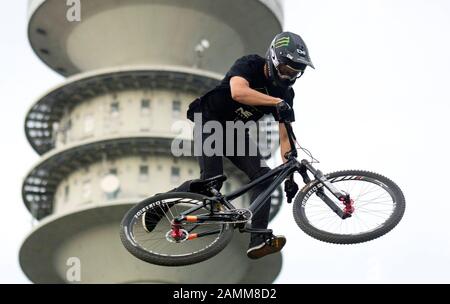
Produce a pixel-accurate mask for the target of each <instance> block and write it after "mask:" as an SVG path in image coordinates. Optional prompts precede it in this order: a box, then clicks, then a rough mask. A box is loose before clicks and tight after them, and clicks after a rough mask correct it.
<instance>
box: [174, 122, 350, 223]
mask: <svg viewBox="0 0 450 304" xmlns="http://www.w3.org/2000/svg"><path fill="white" fill-rule="evenodd" d="M284 124H285V126H286V130H287V134H288V138H289V142H290V145H291V150H290V151H289V152H288V153H287V155H288V157H287V159H288V160H287V162H286V163H284V164H281V165H279V166H278V167H276V168H274V169H272V170H270V171H269V172H267V173H266V174H264V175H262V176H260V177H258V178H256V179H255V180H253V181H251V182H250V183H248V184H246V185H244V186H242V187H241V188H239V189H237V190H235V191H233V192H232V193H230V194H226V195H222V194H221V193H220V192H219V191H217V190H216V189H215V188H213V187H211V188H210V189H209V190H210V191H211V192H212V193H213V194H214V196H213V197H207V198H205V201H209V202H220V203H221V204H223V205H225V206H226V207H227V208H228V209H230V210H233V209H236V207H235V206H233V204H231V201H233V200H234V199H236V198H238V197H240V196H242V195H243V194H245V193H247V192H248V191H249V190H250V189H252V188H253V187H255V186H256V185H257V184H259V183H261V182H264V181H267V180H268V179H273V181H272V182H271V183H270V185H269V186H268V187H267V189H265V190H264V191H263V192H262V193H260V194H259V195H258V196H257V198H256V199H255V200H254V201H253V202H252V203H251V204H250V206H249V207H248V209H249V210H250V211H251V212H252V213H253V214H255V213H256V212H258V210H259V209H260V208H261V207H262V206H263V204H264V203H265V202H266V200H267V199H268V198H269V197H270V196H271V195H272V193H273V191H274V190H275V189H276V188H277V187H278V186H279V185H280V184H281V183H282V182H283V181H284V180H285V179H286V178H287V177H288V176H290V175H291V174H293V173H294V172H298V173H299V174H300V175H301V176H302V177H303V181H304V182H305V184H307V183H309V182H311V179H310V178H309V176H308V173H307V171H309V172H311V173H312V175H313V176H314V177H315V179H316V180H317V181H318V182H320V184H319V185H323V187H325V188H326V189H328V190H329V191H330V192H331V193H332V194H333V196H335V197H336V198H337V199H338V200H339V201H340V202H342V203H343V204H345V205H347V204H351V203H352V201H351V199H350V197H349V195H348V194H347V193H345V192H343V191H340V190H338V189H336V188H335V187H334V186H333V185H332V183H331V182H330V181H328V180H327V178H326V177H325V176H324V175H323V173H322V172H321V171H320V170H317V169H315V168H314V167H313V166H312V165H311V163H310V162H308V161H307V160H305V159H303V160H301V161H300V162H299V161H298V160H297V149H296V147H295V141H294V140H295V135H294V133H293V131H292V127H291V125H290V123H289V122H285V123H284ZM319 187H320V188H319V190H318V191H317V192H316V194H317V195H318V196H319V197H320V198H321V199H322V200H323V201H324V202H325V204H327V205H328V206H329V207H330V208H331V209H332V210H333V211H334V212H335V213H336V214H337V215H338V216H339V217H341V218H342V219H346V218H348V217H350V216H351V213H350V212H346V211H344V210H342V209H341V208H340V207H339V206H338V205H337V204H336V203H335V202H334V201H333V200H332V199H331V198H330V197H328V196H327V195H326V194H325V192H324V191H323V188H322V187H321V186H319ZM205 201H204V205H205V204H206V202H205ZM204 205H203V206H201V205H200V206H196V207H193V208H191V209H188V210H186V211H184V212H182V213H181V214H180V216H179V217H177V218H176V219H175V220H174V221H175V225H179V224H180V223H181V222H182V221H184V220H187V221H190V222H193V221H198V222H203V221H224V220H225V221H226V220H227V219H228V220H230V217H229V216H227V215H226V214H223V215H221V216H219V215H218V214H214V213H213V212H212V213H211V215H203V216H194V217H190V216H189V214H190V213H192V212H194V211H196V210H198V209H200V208H202V207H204ZM230 221H231V220H230ZM245 231H246V232H256V231H257V229H247V230H245ZM264 231H268V230H264Z"/></svg>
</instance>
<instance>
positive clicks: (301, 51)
mask: <svg viewBox="0 0 450 304" xmlns="http://www.w3.org/2000/svg"><path fill="white" fill-rule="evenodd" d="M266 60H267V65H268V70H269V78H270V80H271V81H272V82H273V83H274V84H275V85H276V86H279V87H282V88H289V87H290V86H292V85H293V84H294V83H295V81H296V80H297V79H298V78H300V77H301V76H302V75H303V73H304V71H305V69H306V67H307V66H310V67H312V68H313V69H314V65H313V64H312V62H311V59H310V57H309V53H308V48H307V47H306V44H305V42H304V41H303V39H302V38H301V37H300V36H299V35H297V34H294V33H291V32H282V33H280V34H278V35H276V36H275V38H274V39H273V40H272V43H271V44H270V47H269V49H268V51H267V54H266Z"/></svg>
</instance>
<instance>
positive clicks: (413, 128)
mask: <svg viewBox="0 0 450 304" xmlns="http://www.w3.org/2000/svg"><path fill="white" fill-rule="evenodd" d="M285 15H286V16H285V17H286V22H285V27H286V29H287V30H290V31H293V32H297V33H298V34H300V35H301V36H302V37H303V38H304V40H305V41H306V43H307V44H308V47H309V49H310V52H311V56H312V60H313V62H314V64H315V66H316V70H314V71H313V70H311V71H308V72H307V73H306V74H305V75H304V77H303V78H302V79H300V80H299V82H298V84H297V85H296V86H295V89H296V100H295V102H294V104H295V110H296V118H297V122H296V125H295V130H296V133H297V137H298V139H299V141H300V143H301V144H303V145H304V146H305V147H307V148H309V150H311V152H312V153H313V154H314V156H315V157H316V158H318V159H319V160H320V161H321V163H320V164H319V165H318V166H317V167H318V168H319V169H321V170H322V171H323V172H330V171H335V170H341V169H366V170H372V171H375V172H379V173H382V174H384V175H386V176H388V177H390V178H391V179H393V180H394V181H395V182H397V184H399V186H400V187H401V188H402V189H403V191H404V194H405V197H406V203H407V208H406V213H405V216H404V219H403V220H402V222H401V223H400V224H399V226H398V227H397V228H395V229H394V230H393V231H392V232H391V233H389V234H387V235H386V236H384V237H382V238H380V239H378V240H375V241H372V242H369V243H365V244H360V245H352V246H338V245H330V244H326V243H322V242H319V241H316V240H314V239H312V238H310V237H309V236H307V235H305V234H304V233H303V232H302V231H301V230H300V229H299V228H298V227H297V226H296V224H295V222H294V220H293V217H292V207H291V206H289V205H287V204H286V205H284V206H283V208H282V209H281V211H280V214H279V215H278V216H277V217H276V218H275V220H274V221H273V222H272V224H271V227H272V228H273V229H274V230H275V232H276V233H280V234H285V235H286V236H287V239H288V242H287V245H286V247H285V249H284V250H283V252H284V255H283V256H284V266H283V269H282V272H281V274H280V276H279V277H278V278H277V280H276V281H275V282H276V283H306V282H308V283H309V282H320V283H332V282H335V283H345V282H361V283H367V282H379V283H391V282H395V283H399V282H402V283H403V282H406V283H410V282H415V283H419V282H421V283H431V282H446V283H449V282H450V225H449V220H448V216H449V215H450V200H449V199H448V198H447V197H446V196H445V193H444V192H443V191H442V190H444V189H447V187H449V186H448V185H447V184H446V183H445V182H446V180H445V175H446V174H447V171H448V170H449V169H450V166H449V161H448V155H450V145H449V142H448V141H449V139H448V136H446V134H445V133H446V131H447V130H449V129H450V124H449V120H450V118H449V115H450V90H449V85H450V83H449V75H450V56H449V54H450V41H449V30H450V2H448V1H445V0H431V1H430V0H428V1H425V0H421V1H418V0H408V1H406V0H377V1H375V0H370V1H360V0H340V1H332V0H314V1H313V0H302V1H299V0H286V1H285ZM0 22H1V25H2V26H1V27H0V37H1V38H2V39H1V40H2V47H1V48H0V55H1V56H0V98H1V102H2V104H3V111H1V112H0V132H1V138H2V139H3V144H2V145H1V147H2V151H1V157H0V169H1V170H0V182H1V183H0V185H1V190H2V197H3V200H2V204H3V210H2V211H3V212H2V216H1V217H0V219H1V220H0V231H1V234H0V237H1V244H2V249H1V251H0V283H27V282H28V279H27V278H26V277H25V276H24V275H23V274H22V271H21V269H20V267H19V265H18V250H19V248H20V244H21V242H22V240H23V239H24V238H25V236H26V235H27V233H28V232H29V231H30V229H31V218H30V215H29V214H28V212H27V211H26V209H25V207H24V205H23V202H22V199H21V184H22V179H23V177H24V176H25V175H26V174H27V172H28V170H29V169H30V168H31V167H32V166H33V165H34V164H36V163H37V162H38V160H39V157H38V156H37V154H36V153H35V152H34V151H33V150H32V148H31V146H30V145H29V144H28V142H27V141H26V138H25V135H24V131H23V129H24V128H23V124H24V117H25V114H26V112H27V110H28V108H29V106H30V105H31V104H32V103H33V102H35V100H36V99H37V98H38V97H39V96H41V95H42V94H43V93H44V92H46V91H47V90H48V89H50V88H52V87H53V86H55V85H57V84H59V83H61V82H62V81H63V78H62V77H60V76H58V75H57V74H56V73H54V72H52V71H51V70H50V69H49V68H47V67H46V66H45V65H44V64H42V63H41V61H40V60H39V59H38V58H37V57H36V56H35V55H34V53H33V51H32V50H31V48H30V46H29V44H28V40H27V35H26V24H27V19H26V3H25V1H12V0H9V1H2V3H1V4H0Z"/></svg>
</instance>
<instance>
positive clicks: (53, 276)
mask: <svg viewBox="0 0 450 304" xmlns="http://www.w3.org/2000/svg"><path fill="white" fill-rule="evenodd" d="M77 2H80V4H81V7H80V11H79V17H80V20H79V21H73V20H71V19H70V18H68V12H69V14H71V12H70V9H74V8H75V6H76V5H77ZM67 3H71V4H70V5H69V4H67ZM68 5H69V6H68ZM28 15H29V24H28V37H29V40H30V43H31V46H32V48H33V49H34V51H35V52H36V54H37V56H38V57H39V58H40V59H41V60H42V61H43V62H45V63H46V64H47V65H48V66H49V67H50V68H51V69H53V70H55V71H56V72H58V73H60V74H61V75H63V76H66V77H68V78H67V80H66V81H65V82H64V83H63V84H61V85H60V86H58V87H56V88H53V89H52V90H50V91H48V92H47V93H45V94H44V95H43V96H42V97H40V98H39V99H38V100H37V101H36V102H35V103H34V104H33V105H32V107H31V108H30V110H29V111H28V113H27V116H26V120H25V132H26V135H27V138H28V140H29V142H30V144H31V146H32V147H33V149H34V150H35V151H36V152H37V153H38V154H40V155H41V156H42V159H41V160H40V162H39V163H38V164H37V165H36V166H35V167H34V168H32V169H31V170H30V172H29V173H28V175H27V176H26V178H25V180H24V184H23V200H24V202H25V205H26V207H27V208H28V210H29V211H30V213H31V214H32V216H33V217H34V218H35V219H36V220H38V223H37V224H36V226H35V227H34V229H33V231H32V232H31V233H30V234H29V235H28V236H27V238H26V239H25V241H24V243H23V245H22V247H21V250H20V264H21V266H22V269H23V271H24V272H25V274H26V275H27V276H28V278H29V279H30V280H31V281H33V282H36V283H60V282H72V281H71V280H70V279H69V278H68V277H67V271H68V269H69V267H70V262H69V261H70V258H76V259H79V261H80V263H81V264H80V266H81V267H80V270H81V281H80V282H81V283H94V282H99V283H116V282H117V283H124V282H130V283H131V282H137V283H139V282H155V283H159V282H164V283H165V282H167V283H202V282H209V283H239V282H251V283H264V282H266V283H269V282H272V281H273V280H274V278H275V277H276V276H277V274H278V272H279V271H280V268H281V255H280V254H277V255H273V256H271V257H267V258H265V259H264V261H262V262H260V261H250V260H248V259H247V257H246V256H245V249H246V245H247V239H248V235H240V234H239V233H236V234H235V237H234V239H233V241H232V242H231V243H230V245H229V246H228V247H227V248H226V249H225V250H224V251H223V252H222V253H220V254H219V255H217V256H216V257H214V258H212V259H210V260H208V261H205V262H202V263H199V264H196V265H192V266H186V267H178V268H167V267H161V266H155V265H151V264H147V263H145V262H142V261H140V260H137V259H136V258H134V257H133V256H131V255H130V254H129V253H128V252H127V251H126V250H125V249H124V248H123V247H122V244H121V242H120V240H119V230H118V229H119V222H120V219H121V218H122V216H123V215H124V213H125V212H126V210H127V209H129V208H130V206H131V205H132V204H135V203H136V202H138V201H140V200H141V199H143V198H145V197H148V196H149V195H152V194H154V193H156V192H162V191H167V190H169V189H171V188H173V187H175V186H177V185H179V184H180V183H181V182H182V181H184V180H186V179H192V178H197V177H198V176H199V171H198V165H197V162H196V160H195V158H193V157H180V158H176V157H173V156H172V154H171V150H170V147H171V142H172V139H173V138H174V137H183V136H184V135H183V134H180V131H179V130H178V129H177V128H174V127H173V126H174V124H175V125H176V122H177V121H185V112H186V109H187V106H188V104H189V103H190V102H191V101H192V100H193V99H194V98H195V97H197V96H198V95H200V94H202V93H204V92H205V91H207V90H208V89H210V88H212V87H214V85H216V84H217V82H218V81H219V80H220V79H221V78H222V76H223V74H224V73H225V72H226V70H227V69H228V68H229V66H230V65H231V64H232V63H233V61H234V60H235V59H236V58H238V57H240V56H242V55H244V54H249V53H259V54H262V55H263V54H264V53H265V50H266V48H267V45H268V43H269V42H270V40H271V39H272V38H273V36H274V35H275V34H276V33H278V32H280V31H281V24H282V6H281V1H280V0H246V1H242V0H226V1H225V0H189V1H180V0H114V1H112V0H88V1H83V0H81V1H70V2H66V1H61V0H29V14H28ZM262 29H263V30H262ZM188 133H189V132H188ZM186 138H189V134H188V135H186ZM225 167H226V169H225V170H226V174H227V175H228V177H229V181H228V182H226V183H225V186H224V190H225V191H229V190H232V189H235V188H237V187H238V186H239V185H240V184H241V183H242V182H245V181H246V177H245V176H244V175H243V174H242V173H240V172H239V171H238V170H236V169H235V168H233V167H232V165H230V164H228V163H227V162H225ZM279 194H281V193H279ZM280 203H281V195H278V196H277V199H275V200H274V206H273V207H274V208H273V210H272V211H273V213H272V215H273V214H275V213H276V212H277V210H278V207H279V204H280ZM239 204H240V205H241V206H246V205H247V204H248V198H244V199H243V201H241V202H239ZM68 263H69V264H68ZM224 263H226V265H227V267H226V269H224V270H223V271H221V272H218V271H217V265H223V264H224Z"/></svg>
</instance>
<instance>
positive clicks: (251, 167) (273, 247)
mask: <svg viewBox="0 0 450 304" xmlns="http://www.w3.org/2000/svg"><path fill="white" fill-rule="evenodd" d="M235 147H236V145H235ZM245 149H246V153H244V154H245V155H244V156H237V155H236V154H233V155H226V157H227V158H228V159H230V160H231V162H233V164H234V165H236V167H238V168H239V169H241V170H242V171H244V172H245V174H246V175H247V176H248V177H249V179H250V180H251V181H252V180H254V179H256V178H258V177H260V176H262V175H264V174H266V173H267V172H269V171H270V168H269V167H268V166H267V164H266V162H265V161H264V159H263V158H262V156H261V154H260V152H259V150H258V148H257V145H256V143H255V142H254V141H253V140H251V139H250V137H249V135H248V133H246V136H245ZM250 151H256V153H255V155H251V154H250V153H249V152H250ZM272 181H273V179H272V178H269V179H267V180H266V181H264V182H262V183H259V184H258V185H256V186H255V187H254V188H253V189H252V191H251V196H250V201H251V202H253V201H254V200H255V199H256V198H257V197H258V195H259V194H261V193H262V192H263V191H264V190H265V189H267V187H268V186H269V185H270V183H271V182H272ZM270 206H271V197H269V198H268V199H266V200H265V201H264V203H263V204H262V205H261V207H260V209H259V210H258V211H257V212H256V213H254V214H253V217H252V228H257V229H266V228H267V226H268V223H269V215H270ZM285 243H286V238H285V237H284V236H272V238H271V239H269V240H268V238H267V235H261V234H258V233H252V234H251V236H250V244H249V249H248V251H247V255H248V257H250V258H252V259H257V258H261V257H263V256H265V255H267V254H271V253H275V252H278V251H280V250H281V249H282V248H283V246H284V244H285Z"/></svg>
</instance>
